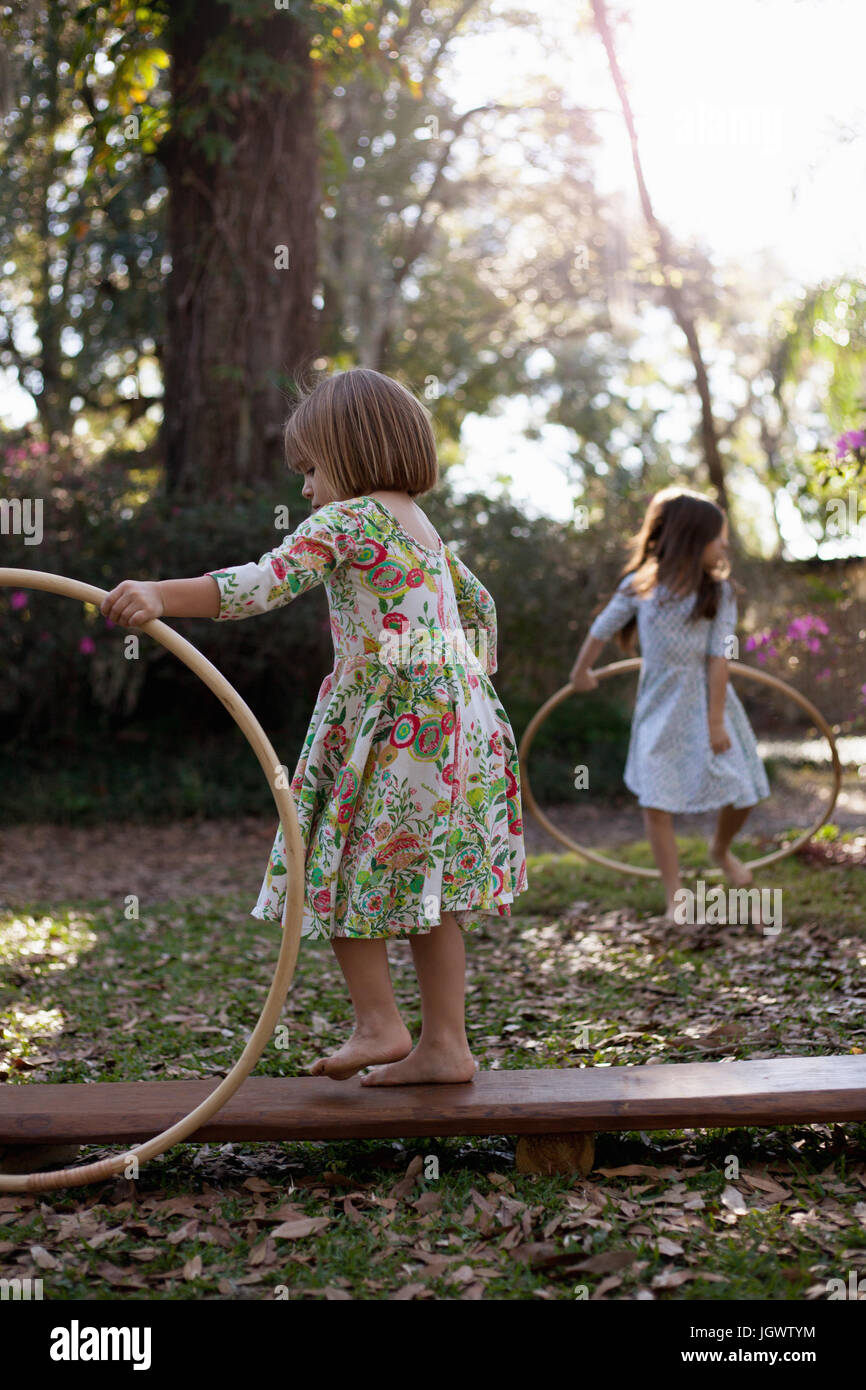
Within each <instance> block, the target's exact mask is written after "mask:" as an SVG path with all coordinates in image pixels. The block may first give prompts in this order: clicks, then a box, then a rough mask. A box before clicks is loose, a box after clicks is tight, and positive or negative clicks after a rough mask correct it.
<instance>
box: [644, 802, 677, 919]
mask: <svg viewBox="0 0 866 1390" xmlns="http://www.w3.org/2000/svg"><path fill="white" fill-rule="evenodd" d="M642 810H643V819H644V825H645V826H646V833H647V838H648V840H649V842H650V846H651V848H652V852H653V857H654V859H655V861H656V864H657V865H658V870H659V873H660V874H661V877H662V883H663V884H664V890H665V904H666V906H665V914H666V915H667V916H668V917H673V915H674V909H675V908H676V903H675V902H674V894H675V893H676V891H677V889H678V888H681V887H682V884H681V882H680V861H679V855H678V854H677V842H676V836H675V835H674V818H673V816H672V815H671V813H670V811H660V810H659V809H658V807H656V806H644V807H643V808H642Z"/></svg>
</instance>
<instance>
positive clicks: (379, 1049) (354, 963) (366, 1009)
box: [312, 936, 412, 1081]
mask: <svg viewBox="0 0 866 1390" xmlns="http://www.w3.org/2000/svg"><path fill="white" fill-rule="evenodd" d="M331 945H332V946H333V948H334V955H335V956H336V957H337V960H338V961H339V963H340V969H341V970H342V972H343V975H344V977H345V980H346V984H347V985H348V987H349V994H350V996H351V999H352V1005H353V1008H354V1010H355V1031H354V1032H353V1034H352V1036H351V1038H350V1039H349V1041H348V1042H347V1043H345V1044H344V1045H343V1047H341V1048H339V1049H338V1050H337V1051H336V1052H335V1053H333V1054H332V1056H330V1057H320V1058H319V1060H318V1061H317V1062H314V1063H313V1068H312V1073H313V1075H314V1076H330V1077H332V1078H333V1079H334V1080H335V1081H344V1080H345V1079H346V1077H347V1076H354V1075H355V1072H356V1071H360V1069H361V1067H368V1066H371V1065H372V1064H373V1063H375V1062H393V1061H396V1059H397V1058H398V1057H405V1056H406V1053H407V1052H409V1051H410V1049H411V1047H412V1034H411V1033H410V1032H409V1029H408V1028H407V1027H406V1025H405V1023H404V1022H403V1020H402V1018H401V1017H400V1011H399V1009H398V1008H397V1001H396V999H395V998H394V989H393V986H392V984H391V972H390V971H389V969H388V951H387V948H386V946H385V941H384V939H383V938H382V937H375V938H370V939H369V940H364V939H360V938H357V937H348V936H342V937H340V936H335V937H334V938H333V940H332V942H331Z"/></svg>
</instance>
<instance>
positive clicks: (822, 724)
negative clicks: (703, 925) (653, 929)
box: [518, 657, 842, 878]
mask: <svg viewBox="0 0 866 1390" xmlns="http://www.w3.org/2000/svg"><path fill="white" fill-rule="evenodd" d="M642 664H643V663H642V661H641V658H640V657H629V659H628V660H627V661H614V662H612V663H611V665H610V666H602V667H600V668H599V669H598V670H597V671H596V672H595V675H596V677H597V678H598V679H599V680H608V679H609V678H610V677H611V676H623V675H626V674H628V673H629V672H631V671H639V670H640V668H641V666H642ZM728 670H729V671H730V672H731V674H732V675H734V676H736V677H737V678H740V679H743V680H751V681H755V682H756V684H758V685H766V686H769V687H770V688H771V689H772V690H779V691H781V692H782V694H783V695H787V696H788V698H789V699H791V700H793V701H794V703H795V704H797V705H799V706H800V708H801V709H802V710H804V711H805V713H806V714H808V716H809V718H810V719H811V720H812V722H813V723H814V725H815V726H816V728H818V729H820V731H821V733H822V734H823V735H824V737H825V738H826V740H827V742H828V744H829V745H830V759H831V762H832V765H833V794H832V796H831V797H830V801H829V804H828V806H827V809H826V811H825V812H824V814H823V815H822V816H821V817H820V819H818V820H816V821H815V823H814V825H810V826H809V828H808V830H804V831H803V832H802V834H801V835H799V836H798V837H797V838H796V839H795V840H792V842H791V844H790V845H785V846H784V847H783V848H782V849H777V850H773V852H772V854H765V855H763V856H762V857H761V858H760V859H750V860H748V861H745V860H744V861H743V862H744V863H745V862H748V866H749V868H750V869H762V868H764V867H765V866H766V865H767V864H773V863H775V862H776V860H777V859H784V858H785V856H786V855H788V854H793V853H794V852H795V850H798V849H799V848H800V846H801V845H804V844H806V842H807V840H811V838H812V836H813V835H814V834H815V831H816V830H820V828H821V826H822V825H823V824H824V823H825V821H828V820H829V819H830V816H831V815H832V813H833V807H834V806H835V805H836V798H837V797H838V795H839V788H840V786H841V784H842V764H841V763H840V761H839V753H838V750H837V748H836V740H835V738H834V737H833V730H832V729H831V728H830V725H829V724H828V723H827V721H826V719H825V718H824V716H823V715H822V714H821V711H820V710H818V709H816V708H815V706H814V705H813V704H812V702H811V700H807V699H806V697H805V695H801V694H800V692H799V690H795V689H794V688H793V686H791V685H788V683H787V681H783V680H780V679H779V677H778V676H771V675H770V674H769V672H767V671H757V670H755V668H754V667H752V666H744V665H743V664H742V663H741V662H739V661H729V662H728ZM579 693H580V692H579V691H577V690H575V688H574V686H573V685H571V684H569V685H564V686H563V687H562V689H561V690H557V692H556V694H555V695H551V697H550V699H549V700H547V701H545V703H544V704H543V705H542V706H541V709H540V710H538V711H537V712H536V714H534V715H533V717H532V719H531V720H530V722H529V724H528V726H527V729H526V732H525V733H524V735H523V738H522V739H521V740H520V748H519V750H518V757H519V759H520V781H521V794H522V796H523V799H524V801H525V802H526V804H527V806H528V807H529V809H530V811H531V812H532V814H533V815H534V816H535V819H536V820H537V821H538V822H539V823H540V824H541V825H543V826H544V828H545V830H546V831H547V833H548V834H549V835H552V836H553V838H554V839H555V840H559V842H560V844H563V845H565V846H566V848H568V849H570V850H572V851H573V852H574V853H575V854H579V855H580V856H581V858H583V859H589V860H590V861H591V862H592V863H593V864H600V865H601V866H602V867H603V868H605V869H614V870H615V871H616V872H617V873H622V874H632V875H634V876H636V877H638V878H659V877H660V875H659V871H658V869H644V868H642V867H641V866H640V865H637V864H623V863H622V862H621V861H620V860H619V859H611V858H609V857H608V856H607V855H606V854H601V853H600V852H599V851H598V850H594V849H588V848H587V847H586V845H581V844H578V842H577V840H573V839H572V838H571V836H570V835H566V834H565V833H564V832H563V831H562V830H559V829H558V828H557V827H556V826H555V825H554V824H553V822H552V821H551V820H550V819H549V818H548V817H547V816H546V815H545V814H544V812H543V811H542V810H541V807H540V806H539V805H538V803H537V801H536V800H535V797H534V796H533V794H532V787H531V785H530V782H529V771H528V767H527V761H528V758H529V750H530V748H531V747H532V743H533V740H534V738H535V735H536V734H537V733H538V730H539V729H540V728H541V726H542V724H543V723H544V722H545V720H546V719H547V718H548V717H549V716H550V715H551V714H552V713H553V711H554V710H555V709H556V708H557V707H558V706H559V705H561V704H562V703H563V701H564V700H567V699H568V697H569V695H577V694H579ZM706 876H707V877H712V878H718V877H720V876H721V870H720V869H715V868H714V869H708V870H707V873H706Z"/></svg>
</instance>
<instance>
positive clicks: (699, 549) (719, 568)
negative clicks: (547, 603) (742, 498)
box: [570, 487, 770, 920]
mask: <svg viewBox="0 0 866 1390" xmlns="http://www.w3.org/2000/svg"><path fill="white" fill-rule="evenodd" d="M727 553H728V523H727V518H726V516H725V514H724V512H723V511H722V510H721V509H720V508H719V507H717V506H716V504H715V503H714V502H711V501H710V500H709V499H708V498H706V497H702V496H701V495H700V494H699V493H695V492H690V491H688V490H686V489H684V488H678V487H669V488H664V489H663V490H662V491H661V492H658V493H656V495H655V496H654V497H653V499H652V501H651V502H650V505H649V509H648V511H647V514H646V517H645V519H644V522H643V525H642V526H641V529H640V531H639V532H638V534H637V535H636V536H635V537H634V538H633V539H632V541H631V542H630V555H629V559H628V562H627V564H626V565H625V568H624V570H623V572H622V577H621V580H620V583H619V586H618V588H617V590H616V592H615V594H614V595H613V597H612V599H611V600H610V602H609V603H608V604H607V606H606V607H605V608H604V609H603V610H602V611H601V612H600V613H599V614H598V616H597V617H596V619H595V621H594V622H593V623H592V626H591V627H590V629H589V635H588V636H587V638H586V641H585V642H584V644H583V646H582V647H581V649H580V652H579V653H578V657H577V660H576V662H575V664H574V666H573V668H572V671H571V675H570V680H571V683H572V685H573V686H574V687H575V689H576V690H594V689H595V688H596V686H597V685H598V680H597V679H596V676H595V674H594V672H593V670H592V666H593V663H594V662H595V660H596V658H597V657H598V655H599V653H600V651H601V649H602V647H603V646H604V644H605V642H607V641H608V640H609V639H610V638H611V637H613V636H614V635H615V634H616V635H617V638H618V641H619V645H620V646H621V648H622V650H623V651H624V652H626V653H631V652H632V651H633V647H634V638H635V634H637V636H638V637H639V639H640V649H641V656H642V658H643V666H642V668H641V673H640V680H639V682H638V689H637V698H636V701H635V707H634V715H633V717H632V726H631V737H630V740H629V748H628V757H627V760H626V767H625V784H626V786H627V787H628V788H629V790H630V791H632V792H634V794H635V796H637V798H638V802H639V804H640V806H641V808H642V810H643V813H644V822H645V825H646V829H647V836H648V838H649V842H650V845H651V846H652V850H653V854H654V856H655V860H656V864H657V865H658V868H659V872H660V874H661V878H662V882H663V884H664V888H665V897H666V900H667V908H666V916H667V918H668V919H669V920H675V919H674V909H675V906H676V903H675V894H676V893H677V890H678V889H679V888H680V869H679V860H678V855H677V845H676V839H675V836H674V823H673V817H674V815H675V814H677V813H680V814H682V813H686V812H688V813H693V812H700V811H715V810H718V812H719V816H718V821H717V823H716V829H715V834H714V835H713V838H712V841H711V843H710V855H711V857H712V859H713V861H714V863H716V864H717V865H718V866H719V867H720V868H721V869H722V871H723V872H724V873H725V875H726V876H727V878H728V879H729V880H730V881H731V882H732V883H733V884H735V885H736V886H737V887H738V888H740V887H746V886H747V885H748V884H749V883H751V881H752V874H751V870H749V869H748V868H747V867H746V866H745V865H744V864H741V863H740V861H739V860H738V859H736V858H735V856H734V855H733V854H732V853H731V850H730V846H731V842H732V841H733V839H734V836H735V835H736V834H737V832H738V831H739V830H740V829H741V827H742V826H743V824H744V823H745V821H746V818H747V817H748V815H749V812H750V811H751V809H752V807H753V806H754V805H755V803H756V802H757V801H759V800H761V799H763V798H764V797H767V796H769V794H770V789H769V785H768V783H767V775H766V772H765V770H764V765H763V763H762V762H761V760H760V758H759V757H758V751H757V747H756V744H755V736H754V734H753V732H752V728H751V725H750V724H749V721H748V718H747V717H746V712H745V710H744V709H743V706H742V705H741V703H740V701H739V699H738V697H737V695H736V693H735V692H734V690H733V689H732V688H731V687H730V685H729V684H728V671H727V664H728V658H729V657H730V656H731V655H733V654H734V651H735V645H736V641H735V636H734V630H735V628H736V623H737V602H736V598H735V595H734V588H733V585H732V583H731V581H730V579H729V578H728V574H729V565H728V559H727Z"/></svg>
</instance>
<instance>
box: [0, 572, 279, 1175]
mask: <svg viewBox="0 0 866 1390" xmlns="http://www.w3.org/2000/svg"><path fill="white" fill-rule="evenodd" d="M0 586H3V587H6V588H9V587H14V588H17V589H42V590H44V591H46V592H47V593H53V594H61V595H63V596H64V597H66V598H75V599H80V601H81V602H82V603H93V604H96V605H97V606H101V604H102V603H103V601H104V600H105V598H106V597H107V590H105V589H98V588H96V587H95V586H94V585H92V584H83V583H80V582H79V581H78V580H76V579H66V578H64V577H63V576H62V575H58V574H50V573H48V572H46V571H43V570H27V569H2V568H0ZM139 630H140V631H141V632H146V633H147V634H148V636H149V637H152V638H153V639H154V641H156V642H159V643H160V645H161V646H163V647H166V648H167V649H168V650H169V651H170V652H172V653H173V654H174V656H176V657H178V658H179V660H180V661H182V662H183V663H184V665H186V666H188V667H189V668H190V670H191V671H193V672H194V674H195V675H197V676H198V677H199V679H200V680H202V681H204V683H205V685H206V686H208V688H209V689H210V690H212V691H213V693H214V694H215V695H216V696H217V698H218V699H219V700H221V701H222V703H223V704H224V705H225V707H226V709H227V710H228V712H229V714H230V715H231V716H232V718H233V719H234V721H235V723H236V724H237V725H238V727H239V728H240V730H241V732H242V733H243V734H244V737H245V738H246V739H247V742H248V743H249V744H250V746H251V748H252V749H253V751H254V753H255V755H256V757H257V758H258V760H259V763H260V764H261V767H262V770H263V772H264V773H265V776H266V777H267V779H268V785H269V787H270V789H271V792H272V794H273V797H274V801H275V802H276V805H277V810H278V812H279V815H280V820H281V822H282V826H283V834H284V838H285V842H286V858H287V869H288V884H287V888H286V903H285V908H284V911H283V922H282V926H283V931H282V940H281V943H280V951H279V955H278V957H277V963H276V966H275V967H274V974H273V979H272V980H271V985H270V989H269V990H268V995H267V998H266V1000H265V1003H264V1006H263V1008H262V1011H261V1014H260V1015H259V1019H258V1022H257V1023H256V1025H255V1028H254V1029H253V1031H252V1033H251V1034H250V1036H249V1038H248V1039H247V1043H246V1046H245V1047H244V1050H243V1052H242V1053H241V1055H240V1057H239V1058H238V1060H237V1061H236V1062H235V1064H234V1066H233V1067H232V1068H231V1070H230V1071H229V1073H228V1075H227V1076H225V1077H224V1078H223V1080H222V1081H221V1082H220V1083H219V1085H218V1086H217V1087H216V1088H215V1089H214V1090H213V1091H212V1092H211V1094H210V1095H209V1096H208V1097H207V1099H206V1100H204V1101H202V1102H201V1104H200V1105H197V1106H196V1108H195V1109H194V1110H191V1111H190V1113H189V1114H188V1115H186V1116H184V1118H183V1119H182V1120H178V1121H177V1123H176V1124H173V1125H171V1126H170V1128H169V1129H166V1130H163V1132H162V1133H161V1134H157V1135H156V1136H155V1138H153V1139H149V1140H148V1141H147V1142H146V1143H144V1144H136V1145H133V1146H132V1147H131V1148H129V1149H126V1150H124V1152H123V1153H121V1154H116V1155H114V1156H113V1157H111V1158H103V1159H99V1160H98V1161H97V1162H95V1163H88V1164H85V1165H84V1166H83V1167H80V1168H61V1169H58V1170H56V1171H54V1172H47V1173H21V1174H16V1175H14V1176H10V1175H5V1174H3V1175H0V1192H47V1191H51V1190H53V1189H57V1188H65V1187H83V1186H85V1185H86V1184H87V1183H91V1182H100V1181H101V1180H102V1179H104V1178H110V1177H113V1176H114V1175H115V1174H117V1173H122V1172H124V1171H129V1169H130V1167H133V1169H134V1168H135V1167H136V1166H137V1167H139V1168H140V1167H141V1165H142V1164H143V1163H146V1162H147V1161H148V1160H149V1159H151V1158H156V1157H157V1155H159V1154H161V1153H165V1151H166V1150H167V1149H170V1148H171V1147H172V1146H173V1145H174V1144H180V1143H182V1141H183V1140H184V1139H186V1138H187V1137H188V1136H189V1135H190V1134H192V1133H194V1132H195V1130H197V1129H200V1128H201V1126H202V1125H203V1124H204V1123H205V1121H207V1120H209V1119H211V1117H212V1116H213V1115H215V1114H216V1112H217V1111H218V1110H219V1109H220V1107H221V1106H223V1105H224V1104H225V1102H226V1101H227V1100H229V1099H230V1097H231V1096H233V1095H234V1093H235V1091H237V1090H238V1088H239V1087H240V1086H241V1084H242V1083H243V1082H244V1081H245V1080H246V1078H247V1077H248V1076H249V1074H250V1072H251V1071H252V1070H253V1068H254V1066H255V1065H256V1063H257V1062H258V1060H259V1058H260V1057H261V1055H262V1052H263V1051H264V1049H265V1047H266V1045H267V1043H268V1042H269V1041H270V1039H271V1037H272V1035H273V1031H274V1028H275V1026H276V1023H277V1019H278V1018H279V1016H280V1011H281V1010H282V1007H283V1004H284V1003H285V999H286V995H287V993H288V989H289V985H290V984H291V982H292V977H293V975H294V973H295V965H296V963H297V958H298V948H299V946H300V939H301V920H302V916H303V909H304V858H305V853H304V846H303V841H302V840H301V833H300V828H299V826H298V818H297V814H296V812H295V804H294V801H293V800H292V796H291V792H290V789H289V787H288V786H287V785H286V784H285V776H284V773H283V770H282V768H281V765H280V762H279V759H278V758H277V755H276V752H275V751H274V748H273V746H272V745H271V743H270V740H269V739H268V737H267V735H266V734H265V731H264V729H263V728H262V726H261V725H260V724H259V722H258V720H257V719H256V717H255V715H254V714H253V712H252V710H251V709H250V708H249V706H248V705H247V704H246V703H245V702H244V701H243V700H242V699H241V697H240V695H239V694H238V693H237V691H236V690H235V689H234V687H233V686H232V685H230V684H229V682H228V681H227V680H226V678H225V676H223V675H222V674H221V672H220V671H218V670H217V668H216V667H215V666H213V665H212V664H211V662H209V661H208V660H207V658H206V657H204V656H202V654H201V652H200V651H198V649H197V648H196V647H194V646H193V645H192V643H191V642H188V641H187V640H186V638H184V637H181V636H180V634H179V633H177V632H175V631H174V629H173V628H171V627H168V626H167V625H166V624H165V623H163V622H160V621H159V620H158V619H156V618H154V619H153V620H152V621H151V622H148V623H144V624H143V625H142V627H141V628H140V629H139ZM133 1160H134V1163H133Z"/></svg>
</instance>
